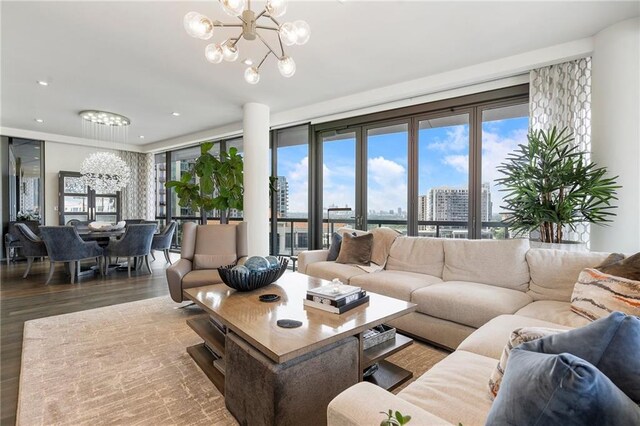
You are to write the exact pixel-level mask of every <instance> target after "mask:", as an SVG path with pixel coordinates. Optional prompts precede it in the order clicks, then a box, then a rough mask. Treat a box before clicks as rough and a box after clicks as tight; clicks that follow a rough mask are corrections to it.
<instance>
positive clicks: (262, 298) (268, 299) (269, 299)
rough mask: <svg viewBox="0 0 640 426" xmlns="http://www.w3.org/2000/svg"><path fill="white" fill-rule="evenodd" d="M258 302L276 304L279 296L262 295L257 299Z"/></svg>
mask: <svg viewBox="0 0 640 426" xmlns="http://www.w3.org/2000/svg"><path fill="white" fill-rule="evenodd" d="M258 300H260V301H261V302H276V301H278V300H280V296H278V295H277V294H263V295H262V296H259V297H258Z"/></svg>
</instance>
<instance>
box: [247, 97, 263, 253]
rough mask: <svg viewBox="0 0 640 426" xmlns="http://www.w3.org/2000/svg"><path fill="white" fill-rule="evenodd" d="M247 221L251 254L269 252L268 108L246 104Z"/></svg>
mask: <svg viewBox="0 0 640 426" xmlns="http://www.w3.org/2000/svg"><path fill="white" fill-rule="evenodd" d="M243 109H244V118H243V120H242V122H243V131H244V135H243V137H244V211H243V216H244V221H245V222H247V229H248V240H249V241H248V246H247V249H248V253H249V256H267V255H268V254H269V107H268V106H267V105H263V104H258V103H248V104H245V105H244V108H243Z"/></svg>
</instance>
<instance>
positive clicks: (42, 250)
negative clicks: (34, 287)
mask: <svg viewBox="0 0 640 426" xmlns="http://www.w3.org/2000/svg"><path fill="white" fill-rule="evenodd" d="M15 227H16V230H17V231H18V232H17V234H18V239H19V240H20V246H21V249H20V250H21V252H22V255H23V256H24V257H26V258H27V269H26V270H25V271H24V275H22V278H27V275H29V271H31V265H33V259H34V258H36V257H47V256H48V253H47V247H46V246H45V245H44V241H42V239H41V238H40V237H38V236H37V235H36V234H35V233H34V232H33V231H32V230H31V228H29V227H28V226H27V225H25V224H24V223H16V224H15Z"/></svg>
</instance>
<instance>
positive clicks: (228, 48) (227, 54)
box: [222, 42, 239, 62]
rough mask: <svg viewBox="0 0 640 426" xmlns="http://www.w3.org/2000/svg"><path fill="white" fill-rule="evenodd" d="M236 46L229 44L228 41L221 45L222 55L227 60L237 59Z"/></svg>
mask: <svg viewBox="0 0 640 426" xmlns="http://www.w3.org/2000/svg"><path fill="white" fill-rule="evenodd" d="M238 54H239V52H238V48H237V47H236V46H232V45H230V44H229V43H228V42H227V43H225V44H224V45H223V46H222V56H223V57H224V60H225V61H227V62H233V61H235V60H236V59H238Z"/></svg>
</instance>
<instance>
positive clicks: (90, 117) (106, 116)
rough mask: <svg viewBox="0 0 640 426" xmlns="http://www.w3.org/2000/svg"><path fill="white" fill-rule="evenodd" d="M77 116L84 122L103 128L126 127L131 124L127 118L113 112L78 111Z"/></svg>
mask: <svg viewBox="0 0 640 426" xmlns="http://www.w3.org/2000/svg"><path fill="white" fill-rule="evenodd" d="M79 115H80V117H82V118H83V119H84V120H86V121H89V122H91V123H95V124H102V125H103V126H128V125H129V124H131V120H129V119H128V118H127V117H125V116H124V115H120V114H115V113H113V112H107V111H96V110H85V111H80V114H79Z"/></svg>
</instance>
